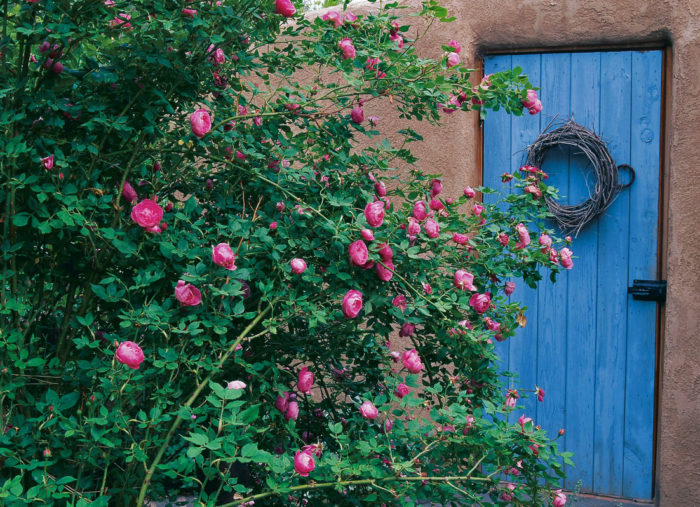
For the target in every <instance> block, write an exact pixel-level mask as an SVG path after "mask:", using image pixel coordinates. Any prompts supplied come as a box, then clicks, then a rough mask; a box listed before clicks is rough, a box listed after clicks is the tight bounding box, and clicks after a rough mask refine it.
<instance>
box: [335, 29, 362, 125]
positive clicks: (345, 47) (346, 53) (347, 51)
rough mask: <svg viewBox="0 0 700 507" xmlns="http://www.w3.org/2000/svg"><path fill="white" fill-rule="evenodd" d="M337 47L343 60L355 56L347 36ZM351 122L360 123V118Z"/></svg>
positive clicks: (353, 48) (353, 47)
mask: <svg viewBox="0 0 700 507" xmlns="http://www.w3.org/2000/svg"><path fill="white" fill-rule="evenodd" d="M338 47H339V48H340V50H341V51H342V52H343V60H349V59H352V58H355V56H356V55H357V53H356V51H355V46H354V45H353V43H352V40H351V39H349V38H347V37H346V38H344V39H343V40H341V41H340V42H339V43H338ZM361 110H362V109H360V111H361ZM353 111H354V109H353ZM362 119H363V120H364V113H363V114H362ZM353 122H355V123H362V120H360V121H355V119H354V118H353Z"/></svg>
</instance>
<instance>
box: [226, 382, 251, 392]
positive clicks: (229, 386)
mask: <svg viewBox="0 0 700 507" xmlns="http://www.w3.org/2000/svg"><path fill="white" fill-rule="evenodd" d="M246 387H247V386H246V384H245V382H241V381H240V380H233V381H231V382H229V383H228V384H226V389H234V390H240V389H245V388H246Z"/></svg>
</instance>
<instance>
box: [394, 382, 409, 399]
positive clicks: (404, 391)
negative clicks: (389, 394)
mask: <svg viewBox="0 0 700 507" xmlns="http://www.w3.org/2000/svg"><path fill="white" fill-rule="evenodd" d="M410 392H411V389H410V388H409V387H408V386H407V385H406V384H404V383H403V382H401V383H400V384H399V385H398V386H396V390H395V391H394V393H396V396H398V397H399V398H403V397H404V396H406V395H408V394H409V393H410Z"/></svg>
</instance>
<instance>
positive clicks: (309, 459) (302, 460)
mask: <svg viewBox="0 0 700 507" xmlns="http://www.w3.org/2000/svg"><path fill="white" fill-rule="evenodd" d="M286 1H287V2H289V0H286ZM279 2H280V0H277V3H279ZM290 3H291V2H290ZM314 468H316V462H315V461H314V455H313V453H311V452H306V451H297V453H296V454H295V455H294V470H296V471H297V473H298V474H299V475H301V476H302V477H308V475H309V472H313V470H314Z"/></svg>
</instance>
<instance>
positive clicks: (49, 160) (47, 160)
mask: <svg viewBox="0 0 700 507" xmlns="http://www.w3.org/2000/svg"><path fill="white" fill-rule="evenodd" d="M41 164H42V165H43V166H44V169H53V154H51V155H49V156H48V157H44V158H42V159H41Z"/></svg>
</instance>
